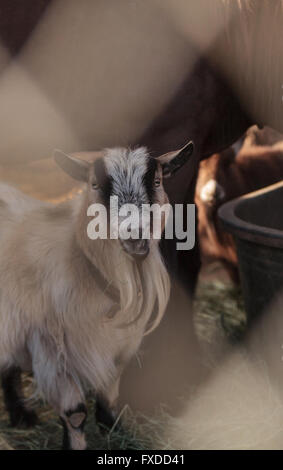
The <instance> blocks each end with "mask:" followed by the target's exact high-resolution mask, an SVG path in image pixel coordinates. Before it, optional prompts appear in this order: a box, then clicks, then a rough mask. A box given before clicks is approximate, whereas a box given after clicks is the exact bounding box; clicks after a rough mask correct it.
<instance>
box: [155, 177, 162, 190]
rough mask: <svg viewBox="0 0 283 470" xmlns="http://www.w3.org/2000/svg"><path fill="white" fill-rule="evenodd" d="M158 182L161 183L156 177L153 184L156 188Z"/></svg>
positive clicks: (158, 184)
mask: <svg viewBox="0 0 283 470" xmlns="http://www.w3.org/2000/svg"><path fill="white" fill-rule="evenodd" d="M160 184H161V180H160V178H156V179H155V180H154V186H155V187H156V188H158V187H159V186H160Z"/></svg>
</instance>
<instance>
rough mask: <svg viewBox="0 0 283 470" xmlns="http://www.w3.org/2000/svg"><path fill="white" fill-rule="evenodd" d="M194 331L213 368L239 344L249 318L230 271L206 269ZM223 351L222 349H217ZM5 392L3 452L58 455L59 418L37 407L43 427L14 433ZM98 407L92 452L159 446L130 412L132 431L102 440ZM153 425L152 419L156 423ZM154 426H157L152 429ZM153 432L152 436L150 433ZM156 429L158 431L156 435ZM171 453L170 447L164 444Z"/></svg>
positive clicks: (91, 428) (0, 412)
mask: <svg viewBox="0 0 283 470" xmlns="http://www.w3.org/2000/svg"><path fill="white" fill-rule="evenodd" d="M195 325H196V330H197V333H198V336H199V338H200V340H201V343H202V345H203V347H204V350H205V351H207V353H208V354H207V355H205V356H206V357H207V358H209V361H208V362H213V360H215V359H216V358H217V355H219V354H222V353H223V345H225V344H226V343H229V344H231V342H234V341H237V339H239V338H240V337H241V335H242V333H243V332H244V330H245V314H244V309H243V303H242V298H241V293H240V291H239V289H237V288H235V287H234V286H232V285H231V283H230V282H229V280H228V278H227V275H226V273H225V271H224V270H223V269H222V268H221V266H220V265H218V264H217V263H216V264H215V265H210V266H208V267H207V268H204V269H203V271H202V273H201V277H200V282H199V286H198V291H197V296H196V300H195ZM216 345H221V347H216ZM1 393H2V392H0V449H3V448H4V449H5V448H13V449H31V450H32V449H34V450H36V449H59V448H60V447H61V438H62V430H61V425H60V423H59V422H58V417H57V416H56V415H55V414H54V413H53V412H52V410H51V409H50V408H49V407H48V406H46V405H45V404H44V403H43V402H42V401H37V402H35V403H34V404H33V407H34V408H35V409H36V410H37V412H38V415H39V418H40V424H38V425H37V426H36V427H35V428H33V429H14V428H11V427H10V425H9V421H8V416H7V413H6V412H5V410H4V404H3V398H2V394H1ZM25 394H26V396H30V395H31V394H32V380H31V378H30V377H28V376H25ZM94 406H95V401H94V398H93V397H89V403H88V409H89V417H88V423H87V426H86V434H87V440H88V443H89V447H90V448H91V449H148V448H152V447H154V445H153V441H154V442H155V446H156V436H155V437H154V436H153V434H152V433H153V432H155V433H157V432H158V426H156V424H157V423H156V422H154V423H151V422H150V419H149V418H146V420H145V421H144V424H143V431H142V436H140V435H139V437H137V426H136V421H135V418H134V417H133V416H131V413H130V411H129V410H126V413H127V415H128V419H127V422H128V423H129V425H128V427H127V431H125V430H120V429H118V427H117V428H116V429H113V430H111V432H110V433H106V434H104V435H103V434H102V433H101V432H100V431H99V429H98V427H97V425H96V423H95V420H94ZM152 419H153V418H152ZM153 424H154V426H153ZM147 427H148V430H147ZM153 429H154V431H153ZM162 446H163V447H165V448H168V447H169V448H170V443H164V444H162Z"/></svg>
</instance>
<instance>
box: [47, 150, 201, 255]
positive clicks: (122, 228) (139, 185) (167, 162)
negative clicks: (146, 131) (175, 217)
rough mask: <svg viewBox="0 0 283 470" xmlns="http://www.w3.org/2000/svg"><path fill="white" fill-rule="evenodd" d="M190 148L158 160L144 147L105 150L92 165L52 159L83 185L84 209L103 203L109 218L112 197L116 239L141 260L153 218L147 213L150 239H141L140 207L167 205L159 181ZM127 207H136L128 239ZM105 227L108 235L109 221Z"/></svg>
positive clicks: (61, 156)
mask: <svg viewBox="0 0 283 470" xmlns="http://www.w3.org/2000/svg"><path fill="white" fill-rule="evenodd" d="M193 148H194V146H193V143H192V142H189V143H188V144H187V145H185V147H183V148H182V149H181V150H178V151H176V152H170V153H168V154H165V155H162V156H160V157H158V158H153V157H151V156H150V155H149V153H148V152H147V149H146V148H144V147H140V148H137V149H134V150H130V149H125V148H114V149H106V150H105V151H103V152H101V154H100V155H99V158H96V159H95V160H94V161H93V162H88V161H85V160H82V159H81V158H77V157H74V156H72V155H66V154H64V153H63V152H61V151H55V160H56V162H57V164H58V165H59V166H60V167H61V168H62V169H63V170H64V171H65V172H66V173H68V174H69V175H70V176H72V177H73V178H75V179H76V180H79V181H83V182H85V183H87V192H86V197H87V205H88V207H89V206H91V205H92V204H94V203H100V204H103V205H104V207H105V208H106V210H107V214H108V215H109V213H110V212H111V211H110V209H112V206H111V204H110V203H111V201H113V196H116V201H117V206H116V207H117V209H118V214H119V215H118V214H117V219H116V220H117V223H118V233H119V237H118V238H119V240H120V242H121V245H122V247H123V249H124V250H125V251H126V252H127V253H128V254H129V255H131V256H132V257H135V258H139V259H143V258H144V257H146V256H147V254H148V253H149V250H150V243H153V239H152V225H153V223H152V222H153V221H152V217H154V216H153V215H152V214H151V217H150V219H149V233H150V237H145V236H144V233H145V231H144V226H143V224H144V218H143V217H141V215H142V210H143V209H142V208H143V207H145V206H144V205H147V207H148V205H151V204H158V205H160V206H162V205H163V204H166V203H168V198H167V195H166V192H165V190H164V186H163V179H164V178H170V177H171V176H172V175H173V174H174V173H175V172H176V171H177V170H178V169H179V168H181V167H182V166H183V165H184V164H185V163H186V162H187V161H188V159H189V157H190V156H191V155H192V153H193ZM111 196H112V199H111ZM130 206H131V207H132V206H134V207H135V208H136V211H137V212H136V213H137V214H138V218H137V219H136V223H135V222H134V223H133V218H132V217H131V231H130V236H129V231H128V225H127V223H125V222H126V221H125V219H126V218H127V213H126V212H127V209H128V210H130ZM121 209H122V210H121ZM125 211H126V212H125ZM93 215H94V214H93ZM147 220H148V219H147ZM123 222H124V223H123ZM110 224H111V221H110ZM107 225H108V227H107V228H108V233H109V218H108V222H107ZM161 225H162V226H161V228H160V233H162V231H163V228H164V225H165V216H164V214H163V216H162V218H161ZM147 233H148V232H147Z"/></svg>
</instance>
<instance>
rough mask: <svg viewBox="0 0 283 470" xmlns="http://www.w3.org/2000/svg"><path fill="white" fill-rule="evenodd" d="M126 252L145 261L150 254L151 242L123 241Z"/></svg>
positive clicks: (130, 239) (142, 240)
mask: <svg viewBox="0 0 283 470" xmlns="http://www.w3.org/2000/svg"><path fill="white" fill-rule="evenodd" d="M121 243H122V246H123V248H124V250H125V251H126V252H127V253H128V254H129V255H131V256H133V257H134V258H137V259H144V258H145V257H146V256H147V255H148V253H149V240H144V239H141V240H140V239H138V240H136V239H134V238H129V239H128V240H121Z"/></svg>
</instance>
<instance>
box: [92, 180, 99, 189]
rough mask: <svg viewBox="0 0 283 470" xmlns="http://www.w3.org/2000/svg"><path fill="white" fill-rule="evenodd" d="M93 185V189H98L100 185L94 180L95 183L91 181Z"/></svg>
mask: <svg viewBox="0 0 283 470" xmlns="http://www.w3.org/2000/svg"><path fill="white" fill-rule="evenodd" d="M91 187H92V189H98V188H99V185H98V184H97V183H96V182H95V181H94V182H93V183H91Z"/></svg>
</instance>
